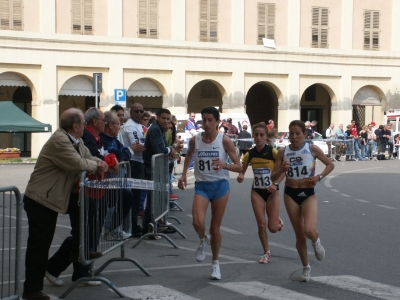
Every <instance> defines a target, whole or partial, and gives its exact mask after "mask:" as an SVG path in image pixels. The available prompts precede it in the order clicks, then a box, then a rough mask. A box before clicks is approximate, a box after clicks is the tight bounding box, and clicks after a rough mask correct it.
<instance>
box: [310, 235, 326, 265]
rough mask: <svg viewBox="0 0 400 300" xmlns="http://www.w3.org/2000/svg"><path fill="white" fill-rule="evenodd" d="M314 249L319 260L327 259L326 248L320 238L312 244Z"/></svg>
mask: <svg viewBox="0 0 400 300" xmlns="http://www.w3.org/2000/svg"><path fill="white" fill-rule="evenodd" d="M311 244H312V246H313V248H314V253H315V257H316V258H317V259H318V260H323V259H324V257H325V248H324V246H322V245H321V241H320V239H319V238H318V240H317V241H316V242H315V243H311Z"/></svg>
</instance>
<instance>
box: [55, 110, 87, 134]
mask: <svg viewBox="0 0 400 300" xmlns="http://www.w3.org/2000/svg"><path fill="white" fill-rule="evenodd" d="M82 114H83V112H82V111H81V110H80V109H79V108H70V109H67V110H66V111H65V112H64V113H63V114H62V115H61V118H60V127H61V128H62V129H64V130H65V131H68V130H70V129H72V126H73V125H74V123H80V122H81V115H82Z"/></svg>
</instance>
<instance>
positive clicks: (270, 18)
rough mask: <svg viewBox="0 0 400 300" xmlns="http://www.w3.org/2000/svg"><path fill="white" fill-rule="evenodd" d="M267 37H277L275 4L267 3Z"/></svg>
mask: <svg viewBox="0 0 400 300" xmlns="http://www.w3.org/2000/svg"><path fill="white" fill-rule="evenodd" d="M266 6H267V8H268V14H267V26H268V27H267V39H272V40H274V39H275V4H267V5H266Z"/></svg>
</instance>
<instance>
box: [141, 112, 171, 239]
mask: <svg viewBox="0 0 400 300" xmlns="http://www.w3.org/2000/svg"><path fill="white" fill-rule="evenodd" d="M170 120H171V112H170V111H169V110H168V109H165V108H163V109H160V110H159V111H158V112H157V120H156V121H154V122H153V124H152V126H151V127H150V128H149V130H148V131H147V134H146V141H145V147H146V150H145V151H144V153H143V159H144V175H145V178H146V179H147V180H151V168H152V165H151V158H152V156H153V155H155V154H161V153H163V154H168V155H169V157H170V159H173V158H174V157H175V154H176V151H175V148H174V145H173V146H168V145H167V141H166V139H165V132H166V131H167V130H168V128H169V124H170ZM151 207H152V203H151V193H148V194H147V204H146V209H145V213H144V217H143V225H142V228H143V234H146V233H147V232H148V231H149V230H148V229H149V228H148V225H149V224H150V222H151ZM154 229H155V228H153V229H151V230H150V231H153V230H154ZM171 229H172V228H171ZM173 232H175V230H174V229H172V230H168V229H167V230H165V231H163V233H173ZM149 238H150V239H155V237H152V236H150V237H149Z"/></svg>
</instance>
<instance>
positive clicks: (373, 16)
mask: <svg viewBox="0 0 400 300" xmlns="http://www.w3.org/2000/svg"><path fill="white" fill-rule="evenodd" d="M379 17H380V13H379V11H368V10H366V11H364V49H366V50H379V33H380V29H379V22H380V20H379Z"/></svg>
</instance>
